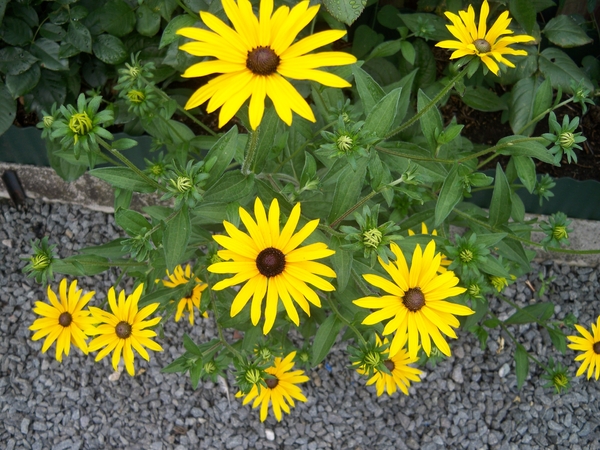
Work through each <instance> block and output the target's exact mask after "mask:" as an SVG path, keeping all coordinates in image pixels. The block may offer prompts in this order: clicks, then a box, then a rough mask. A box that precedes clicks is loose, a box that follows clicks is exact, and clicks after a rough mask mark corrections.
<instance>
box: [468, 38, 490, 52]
mask: <svg viewBox="0 0 600 450" xmlns="http://www.w3.org/2000/svg"><path fill="white" fill-rule="evenodd" d="M473 45H474V46H475V48H476V49H477V51H478V52H479V53H487V52H489V51H490V50H491V49H492V46H491V45H490V43H489V42H488V41H486V40H485V39H477V40H475V41H474V42H473Z"/></svg>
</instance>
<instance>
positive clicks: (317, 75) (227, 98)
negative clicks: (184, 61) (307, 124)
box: [177, 0, 356, 129]
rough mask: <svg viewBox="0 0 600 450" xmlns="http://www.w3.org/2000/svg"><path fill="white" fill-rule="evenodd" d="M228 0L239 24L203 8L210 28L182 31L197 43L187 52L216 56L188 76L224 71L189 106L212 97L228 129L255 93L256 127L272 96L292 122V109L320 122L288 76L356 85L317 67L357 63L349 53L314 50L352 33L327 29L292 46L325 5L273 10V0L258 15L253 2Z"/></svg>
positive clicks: (279, 111) (189, 45) (212, 105)
mask: <svg viewBox="0 0 600 450" xmlns="http://www.w3.org/2000/svg"><path fill="white" fill-rule="evenodd" d="M222 3H223V9H224V10H225V14H227V17H228V18H229V20H230V22H231V24H232V25H233V28H231V27H229V26H228V25H226V24H225V23H224V22H222V21H221V20H220V19H218V18H217V17H215V16H214V15H212V14H210V13H207V12H204V11H201V12H200V17H201V18H202V21H203V22H204V24H205V25H206V26H207V27H208V28H209V29H210V31H209V30H204V29H200V28H189V27H188V28H181V29H179V30H178V31H177V33H178V34H180V35H182V36H185V37H187V38H190V39H193V40H194V41H196V42H189V43H187V44H184V45H182V46H181V47H180V48H181V50H183V51H185V52H187V53H189V54H191V55H195V56H210V57H214V58H216V59H214V60H210V61H204V62H200V63H197V64H194V65H192V66H190V67H189V68H188V69H187V70H186V71H185V72H184V74H183V75H182V76H183V77H185V78H190V77H203V76H206V75H211V74H215V73H219V74H221V75H219V76H217V77H216V78H214V79H212V80H210V81H209V82H208V83H207V84H205V85H204V86H202V87H201V88H200V89H198V90H197V91H196V92H195V93H194V94H193V95H192V96H191V97H190V99H189V100H188V102H187V104H186V105H185V108H186V109H191V108H195V107H197V106H199V105H201V104H203V103H204V102H206V101H208V100H209V99H210V101H209V102H208V106H207V111H208V112H213V111H215V110H216V109H217V108H219V107H220V108H221V112H220V113H219V127H222V126H223V125H225V124H226V123H227V122H228V121H229V120H230V119H231V118H232V117H233V116H234V115H235V114H236V113H237V111H238V110H239V109H240V107H241V106H242V104H243V103H244V102H245V101H246V100H247V99H248V98H249V97H250V109H249V117H250V126H251V127H252V129H256V128H257V127H258V125H259V124H260V122H261V120H262V117H263V113H264V108H265V97H267V96H268V97H269V98H270V99H271V100H272V101H273V105H274V106H275V110H276V112H277V114H278V115H279V117H280V118H281V120H283V121H284V122H285V123H286V124H288V125H291V123H292V111H294V112H296V113H297V114H299V115H300V116H302V117H304V118H305V119H307V120H310V121H311V122H314V121H315V117H314V114H313V112H312V110H311V108H310V106H308V103H306V101H305V100H304V98H302V96H301V95H300V94H299V93H298V91H297V90H296V89H295V88H294V86H292V84H291V83H290V82H289V81H287V80H286V78H291V79H294V80H312V81H316V82H318V83H321V84H323V85H325V86H330V87H337V88H344V87H349V86H350V84H349V83H347V82H346V81H345V80H343V79H342V78H340V77H338V76H336V75H333V74H331V73H328V72H324V71H322V70H316V69H317V68H319V67H323V66H341V65H346V64H352V63H354V62H356V58H355V57H354V56H352V55H350V54H349V53H345V52H322V53H317V54H308V53H309V52H311V51H313V50H315V49H317V48H319V47H322V46H324V45H327V44H330V43H332V42H334V41H337V40H338V39H340V38H342V37H343V36H344V35H345V34H346V31H344V30H328V31H322V32H319V33H315V34H313V35H311V36H308V37H305V38H304V39H301V40H300V41H298V42H296V43H295V44H292V43H293V41H294V39H295V38H296V36H297V35H298V33H300V31H301V30H302V29H303V28H304V27H305V26H306V25H308V24H309V23H310V22H311V21H312V20H313V18H314V17H315V15H316V14H317V11H318V10H319V5H316V6H311V7H309V2H308V1H303V2H300V3H298V4H297V5H296V6H294V7H293V8H291V9H290V8H289V7H288V6H280V7H279V8H278V9H277V10H276V11H275V12H274V13H273V0H261V2H260V6H259V14H258V18H257V17H256V15H255V14H254V12H253V10H252V5H251V4H250V2H249V1H248V0H238V1H237V3H236V2H235V1H234V0H222ZM284 77H286V78H284Z"/></svg>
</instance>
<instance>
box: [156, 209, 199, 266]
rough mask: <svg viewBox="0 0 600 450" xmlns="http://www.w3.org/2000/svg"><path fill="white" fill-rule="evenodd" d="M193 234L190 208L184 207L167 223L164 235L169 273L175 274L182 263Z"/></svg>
mask: <svg viewBox="0 0 600 450" xmlns="http://www.w3.org/2000/svg"><path fill="white" fill-rule="evenodd" d="M191 232H192V226H191V223H190V216H189V213H188V208H187V206H185V205H184V206H183V207H182V208H181V209H180V210H179V211H178V212H177V214H176V215H175V217H173V219H171V220H170V221H169V222H167V224H166V227H165V230H164V233H163V248H164V251H165V262H166V264H167V269H168V270H169V272H171V273H173V271H174V270H175V266H176V265H177V264H179V263H180V262H182V260H183V257H184V255H185V252H186V250H187V245H188V242H189V240H190V235H191Z"/></svg>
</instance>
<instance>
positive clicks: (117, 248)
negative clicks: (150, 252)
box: [79, 238, 127, 259]
mask: <svg viewBox="0 0 600 450" xmlns="http://www.w3.org/2000/svg"><path fill="white" fill-rule="evenodd" d="M124 240H125V238H118V239H115V240H114V241H110V242H108V243H106V244H102V245H93V246H90V247H85V248H82V249H81V250H79V252H80V253H83V254H86V255H96V256H103V257H104V258H108V259H119V258H122V257H124V256H125V255H126V254H127V251H126V250H123V241H124Z"/></svg>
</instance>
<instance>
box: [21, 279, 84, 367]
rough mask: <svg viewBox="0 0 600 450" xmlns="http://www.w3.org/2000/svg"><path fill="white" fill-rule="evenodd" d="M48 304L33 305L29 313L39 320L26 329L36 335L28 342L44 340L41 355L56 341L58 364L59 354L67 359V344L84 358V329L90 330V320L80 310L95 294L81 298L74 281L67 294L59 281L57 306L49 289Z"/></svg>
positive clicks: (65, 281) (60, 360) (65, 284)
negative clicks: (80, 352)
mask: <svg viewBox="0 0 600 450" xmlns="http://www.w3.org/2000/svg"><path fill="white" fill-rule="evenodd" d="M47 292H48V300H50V304H48V303H44V302H35V308H33V312H35V313H36V314H38V315H40V316H42V317H41V318H40V319H36V320H35V321H34V322H33V324H32V325H31V326H30V327H29V329H30V330H32V331H37V332H36V333H35V334H34V335H33V337H32V338H31V339H32V340H34V341H37V340H38V339H41V338H43V337H46V340H45V341H44V345H43V346H42V353H46V350H48V349H49V348H50V346H51V345H52V344H53V343H54V341H56V360H57V361H58V362H62V355H63V352H64V354H65V355H67V356H69V350H70V349H71V344H73V345H74V346H75V347H77V348H79V349H81V351H83V353H85V354H86V355H87V353H88V346H87V343H86V339H87V336H86V335H89V333H88V332H86V328H88V327H90V326H91V325H92V324H93V323H94V320H93V319H92V318H91V317H90V312H89V311H87V310H86V311H84V310H83V308H84V307H85V305H87V303H88V302H89V301H90V299H91V298H92V297H93V296H94V294H95V292H94V291H92V292H88V293H87V294H85V295H84V296H83V297H82V296H81V293H82V292H83V291H82V290H81V289H79V290H77V280H75V281H73V282H72V283H71V285H70V286H69V291H68V292H67V280H66V279H63V280H62V281H61V282H60V285H59V289H58V292H59V296H60V302H59V301H58V298H57V297H56V294H55V293H54V291H53V290H52V288H51V287H50V286H48V291H47Z"/></svg>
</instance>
